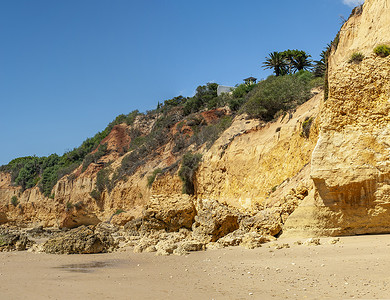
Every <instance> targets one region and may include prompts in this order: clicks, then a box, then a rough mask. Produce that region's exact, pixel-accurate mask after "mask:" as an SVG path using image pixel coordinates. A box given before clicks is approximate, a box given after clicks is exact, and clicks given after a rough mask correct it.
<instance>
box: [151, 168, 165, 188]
mask: <svg viewBox="0 0 390 300" xmlns="http://www.w3.org/2000/svg"><path fill="white" fill-rule="evenodd" d="M160 173H162V170H161V169H156V170H154V171H153V173H152V175H150V176H148V187H152V184H153V182H154V180H155V179H156V176H157V174H160Z"/></svg>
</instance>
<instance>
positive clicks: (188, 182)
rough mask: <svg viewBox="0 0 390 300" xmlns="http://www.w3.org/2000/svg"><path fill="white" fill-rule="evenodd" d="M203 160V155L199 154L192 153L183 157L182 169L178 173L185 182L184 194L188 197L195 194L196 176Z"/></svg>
mask: <svg viewBox="0 0 390 300" xmlns="http://www.w3.org/2000/svg"><path fill="white" fill-rule="evenodd" d="M201 160H202V155H201V154H199V153H197V154H193V153H191V152H187V153H186V154H184V155H183V159H182V162H181V167H180V170H179V173H178V175H179V177H180V179H181V180H182V181H183V193H185V194H188V195H193V194H194V192H195V187H194V182H193V181H194V175H195V171H196V170H197V168H198V166H199V163H200V162H201Z"/></svg>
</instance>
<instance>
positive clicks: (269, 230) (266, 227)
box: [240, 207, 283, 236]
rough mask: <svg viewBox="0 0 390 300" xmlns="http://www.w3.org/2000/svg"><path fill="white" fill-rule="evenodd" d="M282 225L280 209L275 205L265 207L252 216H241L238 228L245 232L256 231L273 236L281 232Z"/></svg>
mask: <svg viewBox="0 0 390 300" xmlns="http://www.w3.org/2000/svg"><path fill="white" fill-rule="evenodd" d="M282 225H283V223H282V218H281V211H280V209H279V208H278V207H276V208H267V209H264V210H261V211H259V212H258V213H257V214H256V215H254V216H252V217H247V218H243V219H242V220H241V223H240V229H242V230H244V231H246V232H248V231H257V232H258V233H260V234H263V235H272V236H275V235H277V234H279V233H280V232H281V230H282Z"/></svg>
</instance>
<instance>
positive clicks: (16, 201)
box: [11, 195, 19, 207]
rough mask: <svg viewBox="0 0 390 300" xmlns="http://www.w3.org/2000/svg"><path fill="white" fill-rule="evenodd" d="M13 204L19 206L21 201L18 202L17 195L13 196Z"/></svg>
mask: <svg viewBox="0 0 390 300" xmlns="http://www.w3.org/2000/svg"><path fill="white" fill-rule="evenodd" d="M11 204H12V205H13V206H15V207H16V206H18V204H19V200H18V197H16V196H15V195H14V196H12V197H11Z"/></svg>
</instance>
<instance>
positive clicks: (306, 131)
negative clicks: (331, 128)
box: [301, 117, 314, 138]
mask: <svg viewBox="0 0 390 300" xmlns="http://www.w3.org/2000/svg"><path fill="white" fill-rule="evenodd" d="M313 120H314V118H313V117H311V118H309V117H306V119H305V121H304V122H303V123H302V132H301V136H303V137H305V138H309V136H310V128H311V125H312V124H313Z"/></svg>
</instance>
